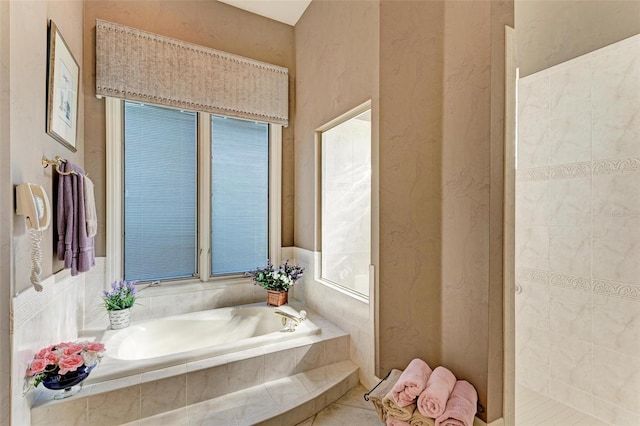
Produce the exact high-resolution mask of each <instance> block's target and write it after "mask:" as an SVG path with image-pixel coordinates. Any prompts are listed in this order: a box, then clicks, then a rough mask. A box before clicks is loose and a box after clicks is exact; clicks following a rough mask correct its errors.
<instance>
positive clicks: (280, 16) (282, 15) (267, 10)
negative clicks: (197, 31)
mask: <svg viewBox="0 0 640 426" xmlns="http://www.w3.org/2000/svg"><path fill="white" fill-rule="evenodd" d="M219 1H221V2H223V3H226V4H230V5H231V6H235V7H237V8H240V9H243V10H246V11H248V12H251V13H255V14H257V15H261V16H266V17H267V18H271V19H274V20H276V21H280V22H283V23H285V24H289V25H291V26H294V25H295V24H296V22H298V19H300V17H301V16H302V14H303V13H304V11H305V10H306V9H307V6H309V3H311V0H219Z"/></svg>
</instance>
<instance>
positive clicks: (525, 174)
mask: <svg viewBox="0 0 640 426" xmlns="http://www.w3.org/2000/svg"><path fill="white" fill-rule="evenodd" d="M516 178H517V180H518V181H521V182H530V181H536V180H548V179H549V168H548V167H540V168H535V169H518V170H516Z"/></svg>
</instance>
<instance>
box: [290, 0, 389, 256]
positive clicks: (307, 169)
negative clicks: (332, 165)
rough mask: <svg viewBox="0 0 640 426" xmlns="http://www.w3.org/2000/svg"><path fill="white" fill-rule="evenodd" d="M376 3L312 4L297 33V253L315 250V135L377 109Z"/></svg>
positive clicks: (374, 124) (328, 1)
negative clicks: (368, 106)
mask: <svg viewBox="0 0 640 426" xmlns="http://www.w3.org/2000/svg"><path fill="white" fill-rule="evenodd" d="M376 3H377V2H376V1H363V2H356V1H343V2H335V1H331V0H327V1H325V0H319V1H313V2H312V3H311V4H310V6H309V8H308V9H307V11H306V12H305V13H304V15H303V17H302V19H301V20H300V21H299V22H298V24H297V25H296V28H295V45H296V76H297V79H296V109H297V111H296V129H299V131H298V130H296V151H295V182H296V188H295V206H296V209H295V232H294V239H295V245H296V247H300V248H304V249H306V250H312V251H313V250H317V249H318V248H319V247H318V246H317V242H316V241H314V230H315V223H314V217H315V190H314V179H315V175H314V168H315V164H314V161H315V159H314V134H315V133H314V131H315V129H317V128H318V127H320V126H321V125H323V124H325V123H327V122H328V121H330V120H332V119H334V118H336V117H337V116H339V115H341V114H344V113H345V112H347V111H349V110H350V109H352V108H354V107H356V106H358V105H360V104H362V103H364V102H365V101H367V100H369V99H373V109H374V110H375V109H376V108H377V106H376V102H377V100H376V97H377V91H378V81H377V68H378V52H377V48H376V47H377V39H378V28H377V13H378V12H377V6H376ZM375 127H377V122H375V121H374V122H373V123H372V128H375ZM374 143H375V142H374Z"/></svg>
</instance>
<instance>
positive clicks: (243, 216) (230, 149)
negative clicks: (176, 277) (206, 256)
mask: <svg viewBox="0 0 640 426" xmlns="http://www.w3.org/2000/svg"><path fill="white" fill-rule="evenodd" d="M211 139H212V146H211V153H212V169H211V188H212V191H211V192H212V194H211V211H212V215H211V216H212V217H211V247H212V250H211V273H212V275H220V274H229V273H236V272H244V271H248V270H251V269H255V268H256V267H257V266H262V265H264V264H265V262H266V261H267V256H268V237H269V235H268V234H269V232H268V229H269V212H268V205H269V204H268V201H269V200H268V197H269V126H268V124H266V123H257V122H253V121H244V120H236V119H232V118H224V117H217V116H212V118H211Z"/></svg>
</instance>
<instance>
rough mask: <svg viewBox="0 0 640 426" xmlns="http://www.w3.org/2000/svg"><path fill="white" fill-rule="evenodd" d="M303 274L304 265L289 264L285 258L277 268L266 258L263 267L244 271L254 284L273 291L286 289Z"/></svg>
mask: <svg viewBox="0 0 640 426" xmlns="http://www.w3.org/2000/svg"><path fill="white" fill-rule="evenodd" d="M303 274H304V267H302V266H300V265H289V261H288V260H287V261H286V262H284V263H283V264H282V265H280V266H279V267H278V268H275V267H274V266H273V264H272V263H271V260H267V264H266V266H265V267H264V268H257V269H256V270H254V271H249V272H245V275H246V276H249V277H251V279H252V280H253V284H254V285H259V286H261V287H262V288H265V289H267V290H273V291H287V290H289V287H291V286H292V285H294V284H295V283H297V282H298V280H299V279H300V278H302V275H303Z"/></svg>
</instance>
